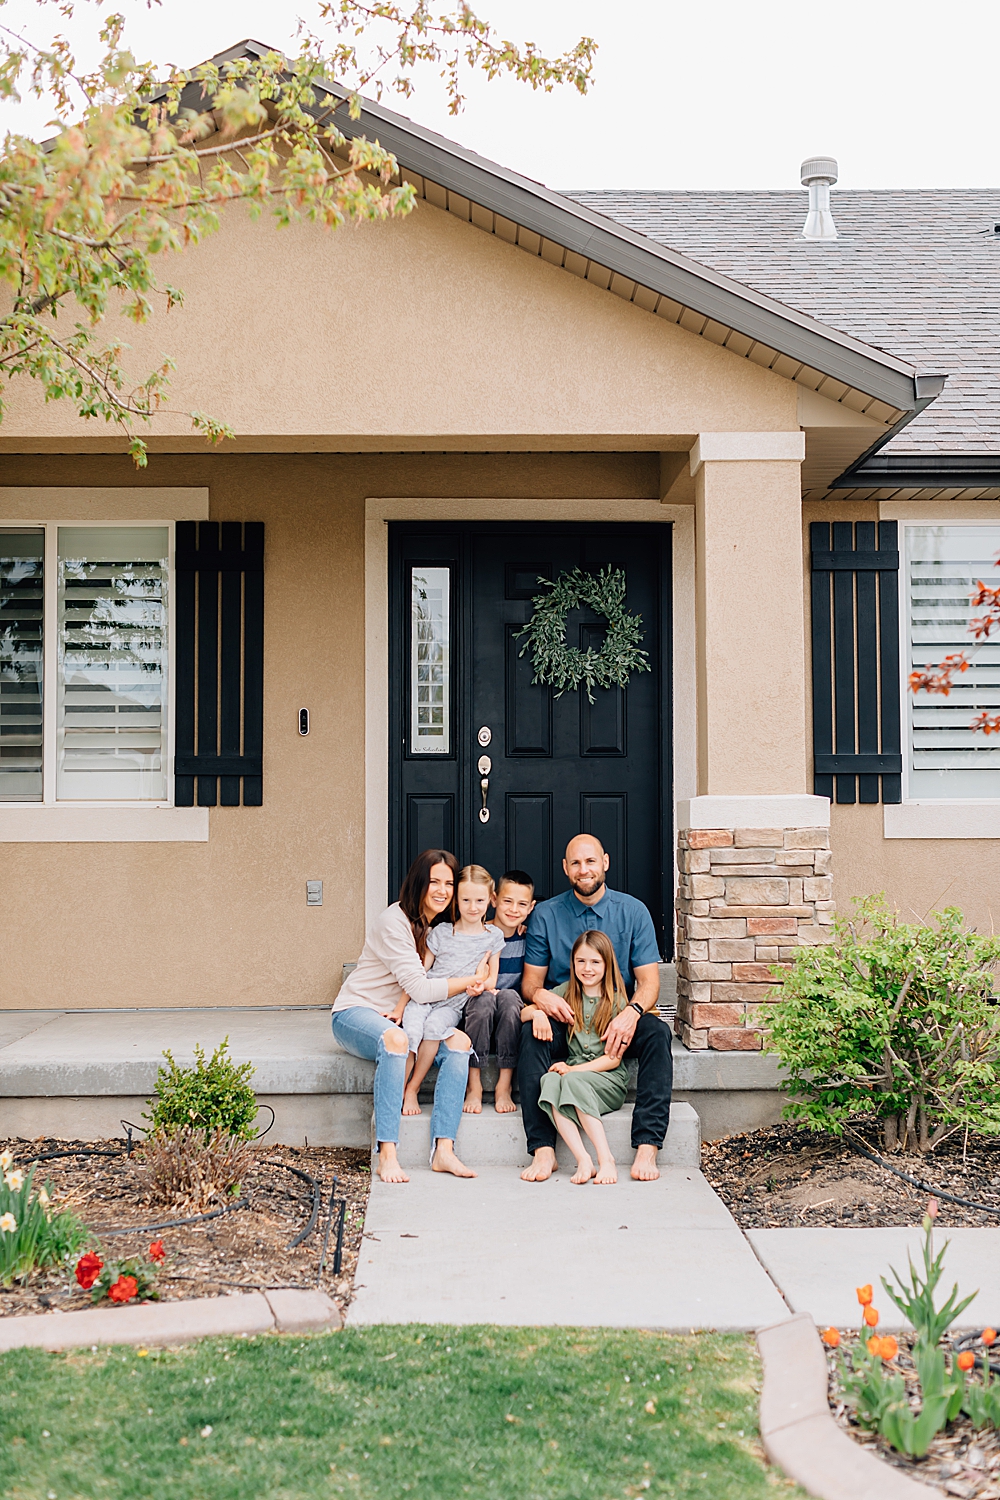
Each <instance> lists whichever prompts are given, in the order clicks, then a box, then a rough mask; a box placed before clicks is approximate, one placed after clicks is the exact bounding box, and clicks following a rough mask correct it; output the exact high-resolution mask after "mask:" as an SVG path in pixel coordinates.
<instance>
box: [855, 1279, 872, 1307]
mask: <svg viewBox="0 0 1000 1500" xmlns="http://www.w3.org/2000/svg"><path fill="white" fill-rule="evenodd" d="M871 1300H872V1289H871V1282H869V1284H868V1285H867V1286H859V1287H858V1301H859V1302H860V1303H861V1306H862V1307H867V1306H868V1305H869V1303H870V1302H871Z"/></svg>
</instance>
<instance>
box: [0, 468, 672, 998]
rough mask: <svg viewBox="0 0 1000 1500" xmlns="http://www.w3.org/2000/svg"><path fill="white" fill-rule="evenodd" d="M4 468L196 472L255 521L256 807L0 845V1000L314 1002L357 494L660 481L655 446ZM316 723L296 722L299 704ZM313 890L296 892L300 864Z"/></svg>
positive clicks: (341, 767) (328, 906)
mask: <svg viewBox="0 0 1000 1500" xmlns="http://www.w3.org/2000/svg"><path fill="white" fill-rule="evenodd" d="M3 471H4V472H3V477H4V481H5V483H7V484H9V485H33V484H38V485H53V486H58V485H98V484H102V483H103V484H111V485H122V486H129V487H135V486H137V485H139V486H142V485H150V486H155V485H157V484H159V485H196V486H202V485H206V486H208V487H209V491H210V507H211V516H212V517H213V519H220V520H244V521H245V520H262V521H264V523H265V526H266V558H265V675H264V683H265V724H264V806H263V807H262V808H222V807H219V808H214V809H212V810H211V812H210V815H209V817H210V836H209V841H208V843H207V844H206V843H177V844H150V843H145V844H143V843H133V844H128V843H118V844H84V843H67V844H55V843H36V844H28V843H21V844H17V843H3V844H0V913H2V918H0V921H2V933H3V950H4V952H3V962H2V963H0V1006H2V1007H4V1008H18V1007H27V1008H34V1007H38V1008H47V1007H61V1006H69V1007H72V1008H79V1007H88V1006H139V1007H143V1006H173V1005H192V1006H197V1005H240V1004H243V1005H275V1004H282V1005H296V1004H307V1005H315V1004H320V1003H323V1002H325V1001H328V1000H329V999H330V998H331V997H332V993H333V989H334V986H335V984H336V983H337V982H338V981H339V977H340V969H341V965H342V964H343V963H344V962H345V961H347V960H351V959H354V958H356V957H357V954H358V951H359V949H360V946H361V942H362V939H363V907H364V833H365V830H364V756H363V753H362V750H361V747H362V743H363V738H362V737H363V728H364V644H363V632H364V566H363V539H364V500H365V497H366V496H367V495H371V494H385V495H391V494H409V495H418V496H425V495H427V496H447V495H457V496H476V495H484V496H490V497H492V496H504V495H511V496H515V495H516V496H532V497H549V496H552V497H566V496H572V497H577V496H599V497H630V498H631V497H636V498H652V499H655V497H656V496H657V494H658V488H657V487H658V483H659V471H658V464H657V461H656V458H655V455H651V454H650V455H645V454H626V455H613V454H598V455H588V454H581V455H568V454H567V455H559V456H552V455H549V456H545V455H539V456H537V457H531V456H517V455H498V456H496V457H493V456H479V457H475V456H469V455H445V456H441V455H439V456H432V455H413V456H406V457H398V456H396V457H388V458H383V457H361V456H346V457H343V456H342V457H337V456H322V455H311V456H310V455H305V456H299V457H284V456H276V455H272V456H266V455H262V456H253V457H251V456H234V457H228V458H223V457H213V456H211V455H200V456H198V457H193V456H191V457H187V456H182V457H163V458H157V459H155V460H154V462H153V463H152V465H151V467H150V469H149V470H148V471H147V472H146V474H145V475H138V476H137V475H136V472H135V470H134V469H133V468H132V465H131V464H130V463H129V462H128V460H127V459H125V458H116V459H109V458H82V459H79V458H77V459H66V458H35V459H10V460H7V461H5V463H4V465H3ZM303 704H307V705H308V706H309V707H310V709H311V711H312V732H311V733H310V735H309V737H308V738H307V739H301V738H300V737H299V735H298V734H297V732H296V722H295V716H296V711H297V709H298V708H299V707H300V706H301V705H303ZM312 878H317V879H323V880H324V881H325V893H324V894H325V904H324V906H323V907H321V908H315V909H310V908H307V907H306V904H305V881H306V880H307V879H312Z"/></svg>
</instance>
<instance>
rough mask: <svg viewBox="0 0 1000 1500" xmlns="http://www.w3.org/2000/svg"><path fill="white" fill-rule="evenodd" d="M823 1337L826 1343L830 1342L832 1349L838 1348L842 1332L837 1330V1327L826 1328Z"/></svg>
mask: <svg viewBox="0 0 1000 1500" xmlns="http://www.w3.org/2000/svg"><path fill="white" fill-rule="evenodd" d="M821 1338H822V1340H823V1342H824V1344H828V1345H829V1346H830V1348H831V1349H836V1347H837V1345H838V1344H839V1343H840V1334H839V1333H838V1332H837V1330H836V1328H824V1329H823V1332H822V1334H821Z"/></svg>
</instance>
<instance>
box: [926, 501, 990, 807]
mask: <svg viewBox="0 0 1000 1500" xmlns="http://www.w3.org/2000/svg"><path fill="white" fill-rule="evenodd" d="M998 552H1000V526H996V525H993V526H977V525H950V526H907V527H906V549H905V555H906V582H905V598H906V601H907V602H906V611H905V618H906V632H905V642H904V650H905V656H906V660H905V673H906V675H907V676H908V674H909V672H910V671H911V670H913V669H914V668H916V667H927V666H936V665H937V663H939V662H940V661H942V660H943V658H944V657H945V656H947V655H949V654H950V653H952V652H958V651H964V652H965V654H966V655H967V656H968V658H969V661H970V666H969V670H968V671H967V672H964V673H961V674H959V675H958V676H957V677H956V679H955V685H954V687H953V688H952V690H951V693H950V694H949V695H948V697H942V696H938V695H937V694H933V695H932V694H930V693H916V694H914V693H907V694H906V695H905V699H906V709H905V714H906V717H907V721H908V722H907V726H906V727H907V746H908V754H907V759H906V773H907V780H906V790H905V794H904V795H905V796H906V797H907V798H908V799H910V800H913V801H924V800H927V801H935V800H940V799H944V798H959V799H961V800H963V801H979V800H992V799H1000V745H998V743H997V738H996V736H992V735H985V734H982V733H975V734H974V733H973V732H972V731H971V730H970V728H969V725H970V723H971V722H972V720H973V718H974V717H975V716H976V715H977V714H978V713H980V712H982V711H983V710H984V709H985V710H988V711H990V712H996V711H997V709H1000V640H989V641H985V642H982V643H977V642H976V641H975V640H974V638H973V637H972V636H971V635H970V634H969V629H968V627H969V621H970V620H971V619H972V617H973V615H975V614H977V613H979V611H977V610H974V609H973V608H972V605H971V603H970V597H969V596H970V594H971V593H972V591H973V589H974V588H975V586H976V582H977V580H978V579H982V580H983V581H984V582H986V583H990V584H991V585H995V584H996V582H997V581H998V574H997V571H996V557H997V553H998Z"/></svg>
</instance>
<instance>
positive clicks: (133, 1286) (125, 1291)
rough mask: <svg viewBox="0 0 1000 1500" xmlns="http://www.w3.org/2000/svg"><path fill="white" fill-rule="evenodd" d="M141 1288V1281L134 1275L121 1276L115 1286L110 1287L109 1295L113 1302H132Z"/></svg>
mask: <svg viewBox="0 0 1000 1500" xmlns="http://www.w3.org/2000/svg"><path fill="white" fill-rule="evenodd" d="M138 1290H139V1283H138V1282H137V1281H136V1279H135V1277H134V1276H119V1278H118V1280H117V1281H116V1282H115V1283H114V1285H113V1286H109V1287H108V1296H109V1297H110V1298H111V1301H112V1302H131V1301H132V1298H133V1297H134V1296H135V1295H136V1293H137V1292H138Z"/></svg>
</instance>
